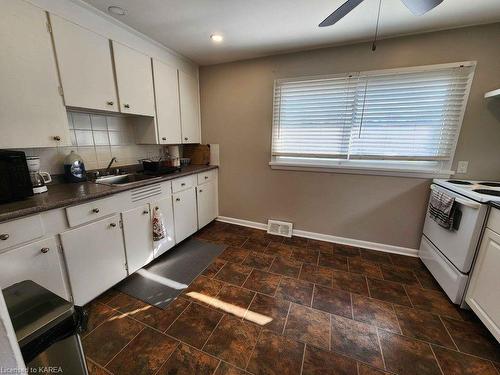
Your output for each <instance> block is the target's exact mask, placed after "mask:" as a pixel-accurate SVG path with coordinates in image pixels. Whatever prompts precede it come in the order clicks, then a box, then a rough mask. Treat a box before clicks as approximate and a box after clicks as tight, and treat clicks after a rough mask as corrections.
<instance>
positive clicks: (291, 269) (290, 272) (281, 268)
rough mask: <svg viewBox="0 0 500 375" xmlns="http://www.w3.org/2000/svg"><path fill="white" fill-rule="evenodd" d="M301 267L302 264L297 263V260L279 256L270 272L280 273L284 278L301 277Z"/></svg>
mask: <svg viewBox="0 0 500 375" xmlns="http://www.w3.org/2000/svg"><path fill="white" fill-rule="evenodd" d="M301 266H302V263H301V262H297V261H296V260H293V259H289V258H285V257H282V256H277V257H276V258H275V259H274V261H273V264H272V265H271V268H270V269H269V271H270V272H273V273H279V274H280V275H284V276H289V277H299V273H300V267H301Z"/></svg>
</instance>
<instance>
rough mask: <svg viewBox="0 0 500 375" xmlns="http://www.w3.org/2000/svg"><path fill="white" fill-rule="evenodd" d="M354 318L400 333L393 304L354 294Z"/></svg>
mask: <svg viewBox="0 0 500 375" xmlns="http://www.w3.org/2000/svg"><path fill="white" fill-rule="evenodd" d="M352 306H353V307H352V308H353V315H354V320H357V321H359V322H364V323H368V324H371V325H374V326H377V327H380V328H383V329H386V330H389V331H392V332H396V333H400V332H401V331H400V329H399V324H398V319H397V317H396V313H395V312H394V309H393V307H392V304H390V303H387V302H383V301H379V300H378V299H374V298H368V297H364V296H360V295H357V294H353V295H352Z"/></svg>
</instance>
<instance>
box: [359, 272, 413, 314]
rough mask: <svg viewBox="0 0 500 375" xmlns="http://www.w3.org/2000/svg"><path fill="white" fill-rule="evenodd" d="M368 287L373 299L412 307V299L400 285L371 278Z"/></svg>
mask: <svg viewBox="0 0 500 375" xmlns="http://www.w3.org/2000/svg"><path fill="white" fill-rule="evenodd" d="M368 287H369V289H370V295H371V296H372V297H373V298H376V299H380V300H382V301H387V302H391V303H396V304H398V305H403V306H410V307H411V302H410V299H409V298H408V296H407V295H406V292H405V289H404V288H403V286H402V285H401V284H400V283H395V282H393V281H387V280H379V279H372V278H370V277H369V278H368Z"/></svg>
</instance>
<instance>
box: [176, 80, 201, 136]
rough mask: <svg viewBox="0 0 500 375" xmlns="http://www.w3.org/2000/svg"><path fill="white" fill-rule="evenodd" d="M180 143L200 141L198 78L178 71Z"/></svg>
mask: <svg viewBox="0 0 500 375" xmlns="http://www.w3.org/2000/svg"><path fill="white" fill-rule="evenodd" d="M179 97H180V104H181V129H182V143H200V142H201V129H200V100H199V90H198V79H197V78H195V77H191V76H190V75H188V74H186V73H184V72H182V71H179Z"/></svg>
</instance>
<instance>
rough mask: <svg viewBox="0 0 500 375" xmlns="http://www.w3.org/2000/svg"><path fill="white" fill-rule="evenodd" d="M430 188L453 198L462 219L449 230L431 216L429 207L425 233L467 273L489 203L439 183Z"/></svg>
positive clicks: (447, 256)
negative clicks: (461, 193) (481, 201)
mask: <svg viewBox="0 0 500 375" xmlns="http://www.w3.org/2000/svg"><path fill="white" fill-rule="evenodd" d="M431 190H437V191H440V192H443V193H445V194H447V195H449V196H451V197H454V198H455V205H456V208H455V209H456V210H459V211H460V212H461V219H460V222H459V225H458V228H457V229H456V230H447V229H445V228H443V227H441V226H440V225H439V224H438V223H436V222H435V221H434V220H433V219H431V218H430V216H429V207H427V215H426V217H425V224H424V235H425V236H426V237H427V238H428V239H429V240H430V241H431V242H432V243H433V244H434V246H436V247H437V249H438V250H439V251H440V252H441V253H442V254H443V255H444V256H445V257H446V258H447V259H448V260H449V261H450V262H451V263H452V264H453V265H454V266H455V267H456V268H457V269H458V270H459V271H460V272H462V273H468V272H469V271H470V268H471V265H472V260H473V259H474V254H475V252H476V247H477V244H478V242H479V237H480V235H481V230H482V227H483V224H484V220H485V218H486V213H487V211H488V206H487V205H485V204H481V203H478V202H476V201H473V200H472V199H469V198H466V197H464V196H462V195H460V194H457V193H455V192H452V191H451V190H448V189H445V188H443V187H441V186H438V185H434V184H433V185H431Z"/></svg>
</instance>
